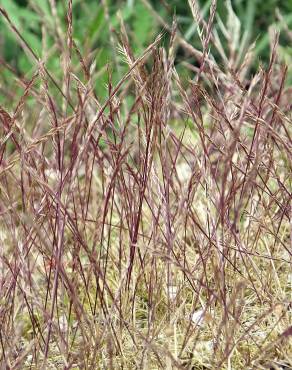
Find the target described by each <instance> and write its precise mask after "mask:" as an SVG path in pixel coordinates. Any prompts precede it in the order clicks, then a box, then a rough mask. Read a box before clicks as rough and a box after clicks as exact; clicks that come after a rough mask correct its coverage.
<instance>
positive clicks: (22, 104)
mask: <svg viewBox="0 0 292 370" xmlns="http://www.w3.org/2000/svg"><path fill="white" fill-rule="evenodd" d="M143 3H144V6H150V4H149V3H148V2H147V1H143ZM228 4H229V5H228V6H227V11H228V14H229V22H228V24H227V25H226V28H225V29H224V36H225V40H224V42H222V43H221V41H222V37H223V36H220V37H221V38H220V37H219V36H218V33H217V32H215V30H214V28H213V24H214V21H215V18H216V1H212V2H211V5H210V10H209V14H208V15H207V16H205V18H203V17H202V16H201V13H200V9H199V7H198V5H197V2H196V1H191V0H190V1H189V5H190V9H191V12H192V14H193V16H194V20H195V22H196V23H197V25H198V32H199V35H200V39H201V49H200V50H199V49H197V48H194V47H193V46H192V45H191V44H189V43H188V41H186V40H185V39H184V38H183V36H182V35H181V33H180V31H179V29H178V27H177V24H176V20H175V19H174V21H173V24H172V25H168V24H166V23H165V22H164V21H163V19H162V18H159V17H160V15H158V14H157V13H155V10H154V9H152V11H153V13H154V14H153V16H154V17H158V18H159V21H160V22H161V23H163V22H164V24H163V26H164V30H163V33H162V34H161V35H159V36H157V38H156V39H155V40H154V42H153V43H152V44H150V45H149V46H148V47H147V48H146V49H145V50H144V51H143V52H142V53H141V54H140V55H138V56H137V55H135V53H134V52H133V50H132V47H131V35H130V34H129V30H128V29H127V27H126V25H125V24H124V22H123V19H122V17H120V29H119V31H117V30H112V33H111V39H110V43H111V45H112V47H113V48H115V60H113V63H110V64H109V65H108V66H106V67H105V68H106V70H107V84H106V86H104V90H105V91H106V95H107V98H106V99H103V98H100V97H99V96H97V94H96V92H95V86H96V84H97V83H99V82H98V81H99V71H98V70H96V65H95V63H94V61H93V60H92V55H87V54H83V52H82V50H81V48H80V47H79V46H78V45H77V44H76V43H75V41H74V38H73V31H74V17H73V16H72V1H68V11H67V18H66V24H67V27H66V29H62V26H61V25H60V24H59V22H58V18H56V27H55V28H53V29H51V28H50V27H51V25H50V24H46V20H45V19H44V21H43V22H44V24H43V36H44V38H45V35H46V33H50V34H52V32H55V34H54V36H55V40H56V44H55V45H54V48H56V50H59V52H60V60H61V62H60V71H58V73H57V72H56V71H49V69H48V68H47V66H46V56H47V55H49V54H50V52H51V50H50V49H49V48H48V49H46V43H45V40H43V41H44V50H43V57H42V58H39V57H38V56H37V55H36V54H35V53H34V51H33V50H32V49H31V48H30V46H29V43H28V42H27V41H26V40H25V39H24V38H23V36H22V34H21V30H19V29H18V28H17V26H16V25H15V24H14V23H13V21H12V20H11V15H10V14H8V13H7V12H6V11H5V9H4V8H1V14H2V17H3V18H4V19H6V21H7V26H8V27H10V29H11V33H12V34H13V35H15V37H16V38H18V40H19V42H20V45H21V46H22V47H23V49H24V50H25V52H26V53H27V55H28V58H31V61H32V62H33V63H34V67H33V70H32V73H30V75H28V76H19V75H18V74H17V73H16V71H15V70H14V69H13V67H10V66H8V64H5V62H4V61H3V63H2V67H3V68H6V69H7V70H9V73H11V74H12V75H13V78H14V82H13V84H12V85H13V86H14V88H15V90H14V91H13V90H10V89H9V86H6V87H5V86H1V90H2V91H5V92H6V97H5V98H6V99H3V100H4V101H6V105H1V107H0V121H1V129H0V130H1V146H0V159H1V162H0V215H1V216H0V217H1V224H0V240H1V252H0V302H1V304H0V364H1V366H0V367H1V368H3V369H67V370H68V369H88V370H89V369H145V370H147V369H267V368H275V369H276V368H280V366H284V364H285V366H287V368H288V369H289V368H291V366H292V363H291V357H289V353H290V354H291V352H290V351H291V350H292V346H291V335H292V329H291V328H292V327H291V325H292V323H291V284H292V274H291V261H292V260H291V87H289V85H288V84H287V83H286V78H287V72H288V68H287V66H285V65H283V64H282V63H281V62H280V60H279V58H278V52H277V47H278V34H276V33H274V34H273V35H271V56H270V62H269V65H268V66H267V67H266V68H264V67H262V68H259V69H258V71H257V73H255V74H254V75H251V73H250V68H251V65H252V63H253V51H254V45H251V46H250V47H248V46H244V45H243V43H241V41H240V40H242V35H241V32H240V24H239V23H238V22H239V21H238V19H237V17H236V15H235V14H234V12H233V10H232V7H231V4H230V3H228ZM50 6H51V9H52V14H55V15H57V11H56V9H55V1H50ZM104 9H105V10H104V11H105V14H106V10H107V8H106V2H104ZM47 28H48V29H47ZM239 45H241V46H242V47H239ZM178 49H179V50H180V58H181V55H182V53H185V55H186V61H185V62H183V63H182V66H183V68H185V69H186V70H187V71H188V75H189V74H191V78H189V79H184V74H183V70H182V66H180V69H179V70H177V68H176V53H177V50H178ZM56 50H55V51H54V52H56ZM212 50H216V55H217V56H218V55H219V56H220V57H218V58H217V59H216V58H214V57H213V56H212ZM125 65H126V66H127V72H126V73H123V70H124V69H125ZM121 66H123V67H121ZM113 68H121V69H120V71H121V75H120V80H119V81H113V79H112V69H113ZM181 73H182V75H181ZM19 91H22V92H21V94H19ZM277 366H278V367H277Z"/></svg>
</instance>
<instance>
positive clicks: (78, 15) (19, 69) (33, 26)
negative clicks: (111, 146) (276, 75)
mask: <svg viewBox="0 0 292 370" xmlns="http://www.w3.org/2000/svg"><path fill="white" fill-rule="evenodd" d="M54 3H55V5H56V12H57V17H56V15H54V14H53V12H52V4H54ZM67 3H68V2H67V1H66V0H0V4H1V6H2V7H3V8H4V9H5V10H6V11H7V13H8V14H9V16H10V18H11V20H12V22H13V23H14V24H15V26H16V27H17V29H18V30H19V31H20V32H21V35H22V36H23V38H24V39H25V40H26V41H27V43H28V44H29V45H30V47H31V48H32V49H33V51H34V52H35V53H36V54H37V55H38V56H39V57H40V58H42V59H46V65H47V67H48V69H49V70H50V71H52V72H53V74H55V75H58V71H59V70H60V54H61V50H62V37H60V35H61V33H62V32H64V35H65V34H66V12H67ZM210 3H211V1H210V0H201V1H200V7H201V14H202V16H203V17H205V19H207V18H208V14H209V9H210ZM230 5H231V6H232V9H233V10H234V19H232V20H231V21H232V22H234V23H235V24H234V30H235V31H236V32H238V33H239V34H240V37H239V40H240V43H239V44H238V48H242V50H244V48H245V49H246V50H247V48H248V47H249V46H250V45H251V44H252V43H253V42H255V41H256V45H255V49H254V60H253V66H254V68H257V67H258V65H259V63H262V64H264V65H266V64H267V63H268V60H269V52H270V34H271V31H272V30H273V29H278V30H280V31H282V32H281V35H280V46H279V57H280V58H281V59H282V61H284V62H286V63H288V64H292V47H291V40H290V41H289V38H288V36H289V35H288V34H289V28H290V30H292V1H291V0H265V1H262V0H232V1H230ZM226 6H227V3H226V2H225V1H223V0H219V1H218V2H217V9H218V11H217V15H216V19H215V27H214V30H216V32H217V33H218V36H219V38H220V40H223V46H224V43H227V42H228V40H226V37H225V38H224V25H225V24H226V23H227V22H229V21H230V20H228V19H227V17H228V15H227V14H229V13H228V12H227V11H226ZM174 14H176V17H177V21H178V29H179V30H180V33H181V34H182V36H183V37H184V38H185V40H187V41H188V42H189V43H190V44H192V45H193V46H194V47H196V48H198V49H201V44H200V40H199V35H198V32H197V31H198V30H197V26H196V23H195V22H194V20H193V17H192V13H191V11H190V8H189V5H188V1H186V0H185V1H181V0H171V1H170V0H151V1H150V0H124V1H119V0H99V1H97V0H73V15H74V20H73V21H74V35H73V36H74V40H75V42H76V45H77V46H78V48H79V49H80V51H81V53H82V55H84V56H86V57H87V58H88V61H91V62H92V61H93V60H95V61H96V71H97V73H98V76H97V77H98V78H97V81H98V82H97V85H96V90H97V93H98V94H100V95H103V94H104V93H105V89H104V84H105V83H106V82H107V67H106V65H107V63H109V62H112V61H114V62H115V63H116V65H115V66H114V67H113V72H112V73H113V80H114V81H115V80H117V79H118V78H119V76H120V75H121V74H122V73H123V71H125V70H126V66H125V65H124V64H123V63H122V62H121V61H118V60H117V59H118V52H117V47H116V46H117V45H118V42H119V29H120V17H122V19H123V20H124V22H125V24H126V28H127V32H128V34H129V38H130V41H131V44H132V48H133V51H134V53H135V55H139V53H140V52H141V51H142V50H143V49H144V48H145V47H146V46H147V45H149V44H150V43H151V42H152V41H153V40H154V38H155V36H156V35H157V34H158V33H159V32H160V31H161V30H162V29H163V28H164V26H165V25H171V23H172V18H173V15H174ZM165 37H166V38H167V35H166V36H165ZM58 38H59V39H58ZM290 38H291V34H290ZM212 54H213V55H214V57H215V58H216V55H217V51H216V50H212ZM0 56H1V61H2V62H1V64H0V68H1V81H2V83H1V85H2V86H3V85H5V83H7V81H9V78H10V77H11V71H10V70H9V68H7V66H6V67H5V66H4V62H7V63H9V66H10V67H12V68H13V69H14V73H17V75H19V76H29V75H30V74H32V73H33V70H34V64H35V62H34V61H32V60H31V58H30V57H29V55H27V54H26V53H25V52H24V51H23V48H22V46H21V45H20V42H19V40H17V38H16V36H15V34H14V33H13V32H12V31H11V29H10V28H9V26H8V25H7V22H6V21H5V20H4V19H3V17H2V16H1V17H0ZM182 60H183V61H184V63H185V62H187V63H190V64H194V63H195V61H194V60H193V59H192V58H191V57H190V56H188V55H186V54H185V51H184V50H180V48H178V50H177V61H176V63H177V68H178V69H179V68H180V62H181V61H182ZM219 63H220V60H219ZM118 64H119V65H118ZM251 72H252V71H251ZM180 73H181V75H184V73H185V76H186V78H188V71H187V70H185V71H184V72H181V71H180ZM5 81H6V82H5ZM1 90H3V89H2V87H1ZM6 98H7V97H6ZM2 100H3V96H2V97H0V101H2Z"/></svg>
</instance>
